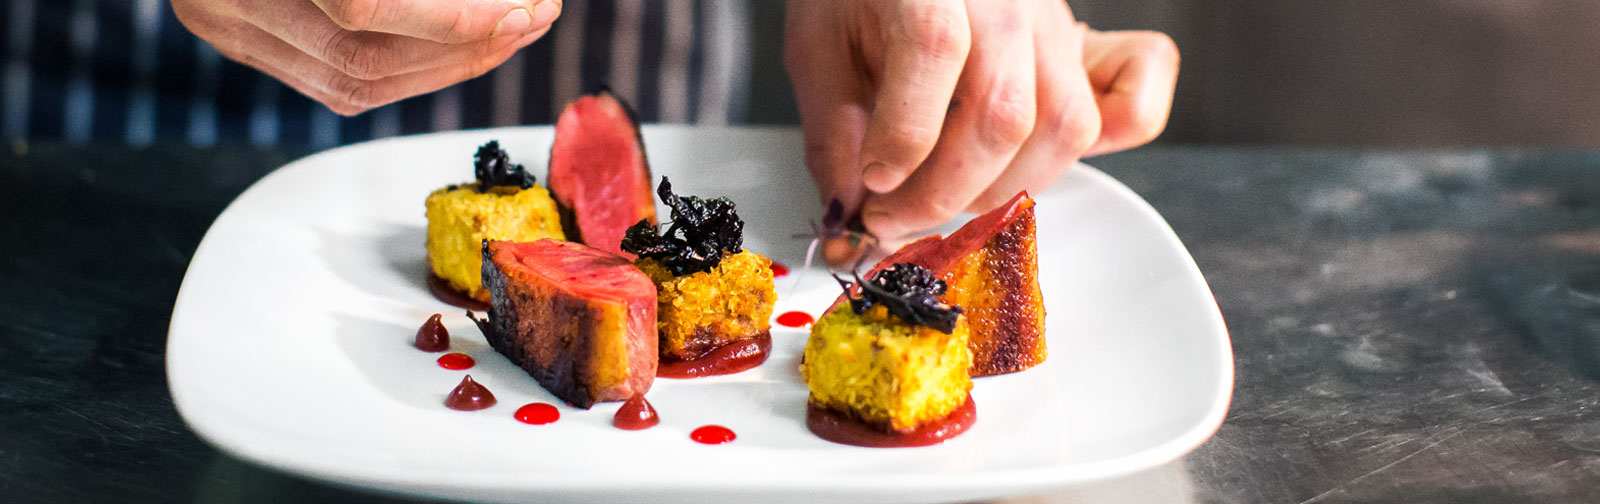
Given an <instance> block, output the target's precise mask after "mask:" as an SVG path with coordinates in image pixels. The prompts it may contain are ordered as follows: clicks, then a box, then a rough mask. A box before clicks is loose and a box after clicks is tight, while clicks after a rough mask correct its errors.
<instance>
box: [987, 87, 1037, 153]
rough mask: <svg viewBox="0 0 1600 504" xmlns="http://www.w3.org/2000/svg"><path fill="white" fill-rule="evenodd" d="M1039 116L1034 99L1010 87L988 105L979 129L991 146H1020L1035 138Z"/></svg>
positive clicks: (996, 95) (997, 94)
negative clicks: (996, 144) (1033, 135)
mask: <svg viewBox="0 0 1600 504" xmlns="http://www.w3.org/2000/svg"><path fill="white" fill-rule="evenodd" d="M1037 114H1038V107H1037V106H1035V104H1034V97H1033V96H1032V95H1030V94H1028V93H1025V92H1023V90H1021V89H1018V88H1017V87H1016V86H1007V87H1005V88H1002V89H1001V90H1000V91H998V92H996V93H995V94H994V97H993V98H992V99H990V100H989V101H988V103H987V104H986V105H985V108H984V110H983V112H982V119H981V121H982V122H981V123H980V126H979V127H980V128H981V131H982V132H983V133H984V134H985V135H987V136H988V137H989V140H990V141H991V142H995V143H999V144H1005V145H1018V144H1021V143H1022V142H1023V141H1026V140H1027V139H1028V136H1029V135H1031V134H1033V128H1034V124H1035V120H1036V118H1037Z"/></svg>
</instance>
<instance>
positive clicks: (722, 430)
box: [689, 425, 739, 444]
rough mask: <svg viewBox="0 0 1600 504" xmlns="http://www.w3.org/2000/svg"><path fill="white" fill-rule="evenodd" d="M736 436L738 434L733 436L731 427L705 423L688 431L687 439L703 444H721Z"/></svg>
mask: <svg viewBox="0 0 1600 504" xmlns="http://www.w3.org/2000/svg"><path fill="white" fill-rule="evenodd" d="M737 437H739V436H735V435H734V434H733V430H732V429H729V428H727V427H723V426H721V425H707V426H704V427H701V428H698V429H695V430H694V432H690V433H689V439H693V440H695V441H697V442H700V443H704V444H722V443H726V442H729V441H733V440H734V438H737Z"/></svg>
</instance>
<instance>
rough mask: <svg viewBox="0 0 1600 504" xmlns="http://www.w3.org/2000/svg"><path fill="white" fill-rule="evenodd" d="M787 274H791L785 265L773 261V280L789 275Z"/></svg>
mask: <svg viewBox="0 0 1600 504" xmlns="http://www.w3.org/2000/svg"><path fill="white" fill-rule="evenodd" d="M787 274H789V267H788V266H784V265H783V264H780V263H778V262H777V261H773V262H772V277H773V278H777V277H781V276H784V275H787Z"/></svg>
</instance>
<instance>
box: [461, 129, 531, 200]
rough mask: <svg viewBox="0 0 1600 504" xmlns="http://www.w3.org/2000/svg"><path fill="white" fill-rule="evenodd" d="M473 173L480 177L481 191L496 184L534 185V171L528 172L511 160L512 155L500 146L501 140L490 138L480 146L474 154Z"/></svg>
mask: <svg viewBox="0 0 1600 504" xmlns="http://www.w3.org/2000/svg"><path fill="white" fill-rule="evenodd" d="M472 174H473V175H475V176H477V178H478V192H480V193H481V192H485V191H488V190H489V188H491V187H495V186H518V187H521V188H523V189H527V188H530V187H533V182H534V180H533V174H532V173H528V170H527V169H525V168H523V167H522V165H519V164H515V163H512V162H511V156H510V155H508V154H506V151H504V150H502V149H501V148H500V141H499V140H490V141H489V143H486V144H483V146H482V147H478V153H477V154H474V155H473V156H472Z"/></svg>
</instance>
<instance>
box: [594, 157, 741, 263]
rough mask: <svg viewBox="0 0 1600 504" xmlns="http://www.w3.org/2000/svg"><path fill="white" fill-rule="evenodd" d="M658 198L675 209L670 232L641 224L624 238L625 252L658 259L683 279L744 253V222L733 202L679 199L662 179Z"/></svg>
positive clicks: (632, 227) (727, 200)
mask: <svg viewBox="0 0 1600 504" xmlns="http://www.w3.org/2000/svg"><path fill="white" fill-rule="evenodd" d="M656 195H657V196H660V197H661V202H662V203H665V204H666V205H667V207H669V208H671V209H672V221H671V222H669V223H667V230H666V231H665V232H657V231H658V229H657V228H656V226H652V225H650V221H649V220H648V219H643V220H640V221H639V223H637V224H634V225H633V226H631V227H629V228H628V231H627V233H626V234H624V235H623V237H622V250H625V251H627V252H629V253H632V254H634V255H637V256H639V257H643V258H649V259H655V260H656V261H659V262H660V263H661V265H662V266H665V267H666V268H667V269H668V270H670V271H672V273H673V274H674V275H679V276H682V275H688V274H693V273H696V272H701V271H710V270H711V268H715V267H716V266H717V265H718V264H721V263H722V258H723V257H724V256H727V255H732V254H737V253H739V251H740V250H743V249H744V221H743V220H741V219H739V213H738V212H737V211H735V209H734V204H733V201H732V200H729V199H728V198H713V199H701V198H699V197H695V196H678V195H677V194H674V193H673V192H672V183H671V182H670V181H668V180H667V178H666V177H661V185H660V186H658V187H657V188H656Z"/></svg>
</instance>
